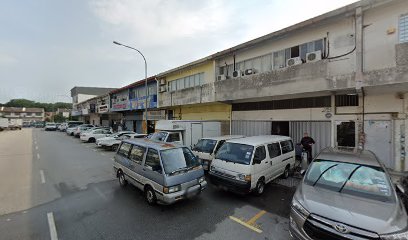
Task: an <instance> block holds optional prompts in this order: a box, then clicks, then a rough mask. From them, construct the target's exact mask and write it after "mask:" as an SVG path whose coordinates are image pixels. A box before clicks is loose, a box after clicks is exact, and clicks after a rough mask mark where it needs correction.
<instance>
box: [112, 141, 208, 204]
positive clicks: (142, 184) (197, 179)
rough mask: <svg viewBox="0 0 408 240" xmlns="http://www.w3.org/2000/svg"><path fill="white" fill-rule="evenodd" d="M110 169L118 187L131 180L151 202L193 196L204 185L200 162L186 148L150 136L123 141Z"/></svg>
mask: <svg viewBox="0 0 408 240" xmlns="http://www.w3.org/2000/svg"><path fill="white" fill-rule="evenodd" d="M113 169H114V174H115V175H116V177H117V178H118V179H119V184H120V185H121V186H126V184H127V183H131V184H133V185H134V186H136V187H137V188H139V189H141V190H142V191H143V192H144V196H145V199H146V201H147V202H148V203H149V204H151V205H153V204H155V203H156V202H159V203H162V204H172V203H174V202H176V201H179V200H182V199H188V198H193V197H195V196H197V195H199V194H200V193H201V192H202V191H203V190H204V189H205V188H206V186H207V182H206V181H205V177H204V170H203V168H202V166H201V163H200V161H199V159H198V158H197V157H196V156H195V155H194V154H193V153H192V152H191V150H190V149H189V148H187V147H185V146H180V145H176V144H169V143H163V142H155V141H152V140H150V139H129V140H123V141H122V143H121V145H120V147H119V148H118V151H117V152H116V155H115V157H114V163H113Z"/></svg>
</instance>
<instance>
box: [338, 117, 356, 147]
mask: <svg viewBox="0 0 408 240" xmlns="http://www.w3.org/2000/svg"><path fill="white" fill-rule="evenodd" d="M336 125H337V146H340V147H355V146H356V123H355V122H354V121H347V122H336Z"/></svg>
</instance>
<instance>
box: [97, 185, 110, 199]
mask: <svg viewBox="0 0 408 240" xmlns="http://www.w3.org/2000/svg"><path fill="white" fill-rule="evenodd" d="M95 192H96V193H97V194H98V195H99V196H101V198H102V199H103V200H105V201H106V200H108V198H107V197H106V195H105V194H103V192H101V190H99V188H97V187H95Z"/></svg>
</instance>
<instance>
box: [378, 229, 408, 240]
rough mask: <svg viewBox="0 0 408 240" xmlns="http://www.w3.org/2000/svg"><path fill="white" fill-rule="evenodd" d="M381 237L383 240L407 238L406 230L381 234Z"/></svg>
mask: <svg viewBox="0 0 408 240" xmlns="http://www.w3.org/2000/svg"><path fill="white" fill-rule="evenodd" d="M381 239H384V240H403V239H408V231H404V232H400V233H392V234H387V235H381Z"/></svg>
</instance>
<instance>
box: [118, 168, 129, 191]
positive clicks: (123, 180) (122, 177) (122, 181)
mask: <svg viewBox="0 0 408 240" xmlns="http://www.w3.org/2000/svg"><path fill="white" fill-rule="evenodd" d="M118 179H119V185H120V186H121V187H125V186H126V185H127V184H128V182H127V180H126V178H125V174H124V173H123V172H122V171H119V172H118Z"/></svg>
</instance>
